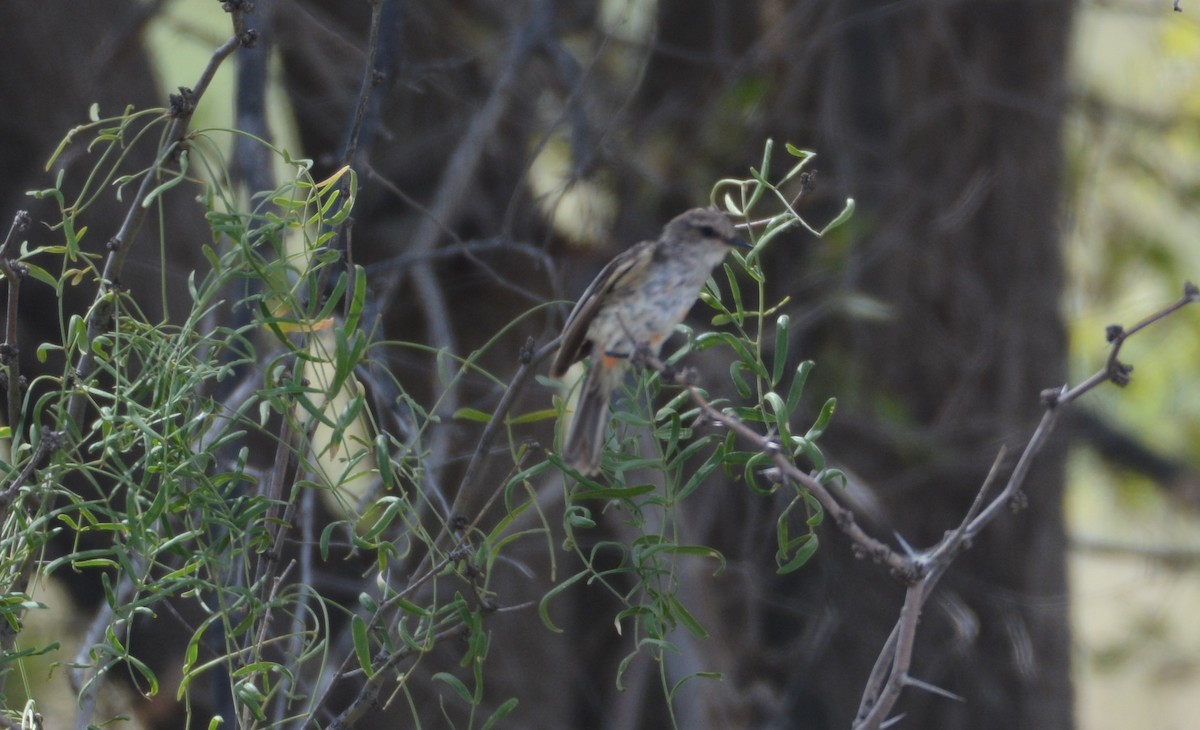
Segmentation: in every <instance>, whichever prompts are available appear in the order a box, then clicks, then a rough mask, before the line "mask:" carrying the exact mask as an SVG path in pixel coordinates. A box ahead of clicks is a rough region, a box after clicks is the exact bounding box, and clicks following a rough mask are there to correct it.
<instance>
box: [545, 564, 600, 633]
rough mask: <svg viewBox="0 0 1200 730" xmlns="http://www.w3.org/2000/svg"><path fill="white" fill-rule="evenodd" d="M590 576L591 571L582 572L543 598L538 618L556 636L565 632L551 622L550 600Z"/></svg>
mask: <svg viewBox="0 0 1200 730" xmlns="http://www.w3.org/2000/svg"><path fill="white" fill-rule="evenodd" d="M589 574H590V571H588V570H581V571H579V572H578V573H576V574H575V575H573V576H571V577H570V578H567V579H566V580H564V581H563V582H562V583H559V584H558V585H556V586H554V587H553V588H551V589H550V590H549V591H548V592H547V593H546V595H544V596H542V600H541V601H540V602H539V603H538V616H539V617H540V618H541V619H542V624H543V625H545V627H546V628H548V629H550V630H551V631H553V632H554V633H556V634H561V633H562V632H563V630H562V629H560V628H558V627H557V626H555V625H554V622H553V621H551V620H550V600H551V599H552V598H554V597H555V596H557V595H558V594H560V593H564V592H566V590H567V589H568V588H570V587H571V586H573V585H575V584H576V583H578V582H579V581H581V580H583V579H584V578H586V577H588V575H589Z"/></svg>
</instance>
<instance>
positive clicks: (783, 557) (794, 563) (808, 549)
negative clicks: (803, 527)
mask: <svg viewBox="0 0 1200 730" xmlns="http://www.w3.org/2000/svg"><path fill="white" fill-rule="evenodd" d="M818 545H819V541H818V539H817V536H816V535H806V536H805V537H804V538H802V539H801V544H800V547H799V549H798V550H796V551H795V552H794V553H792V555H791V557H788V556H787V554H786V553H784V552H782V551H781V552H780V553H779V554H778V555H777V556H776V561H775V562H776V566H777V568H776V570H777V572H778V573H779V574H780V575H786V574H787V573H792V572H795V571H796V570H799V569H800V568H801V567H802V566H803V565H804V564H805V563H807V562H808V561H809V559H810V558H812V556H813V555H816V553H817V547H818Z"/></svg>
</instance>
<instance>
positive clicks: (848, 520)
mask: <svg viewBox="0 0 1200 730" xmlns="http://www.w3.org/2000/svg"><path fill="white" fill-rule="evenodd" d="M833 521H834V524H836V525H837V526H838V529H840V530H842V531H843V532H845V531H846V530H849V529H850V528H851V527H853V526H854V513H853V512H851V511H850V510H848V509H843V510H838V511H837V513H835V514H834V516H833Z"/></svg>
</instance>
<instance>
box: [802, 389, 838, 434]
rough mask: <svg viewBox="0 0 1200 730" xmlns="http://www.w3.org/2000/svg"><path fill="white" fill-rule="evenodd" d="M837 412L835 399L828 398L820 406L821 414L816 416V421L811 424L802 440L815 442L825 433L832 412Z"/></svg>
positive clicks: (831, 417)
mask: <svg viewBox="0 0 1200 730" xmlns="http://www.w3.org/2000/svg"><path fill="white" fill-rule="evenodd" d="M835 410H837V398H830V399H829V400H827V401H825V405H823V406H821V412H820V413H819V414H817V420H816V421H815V422H814V423H813V425H812V428H810V429H808V433H806V434H804V438H806V439H808V440H809V441H816V440H817V439H819V438H820V437H821V434H823V433H825V429H826V428H828V426H829V422H830V421H831V420H833V412H834V411H835Z"/></svg>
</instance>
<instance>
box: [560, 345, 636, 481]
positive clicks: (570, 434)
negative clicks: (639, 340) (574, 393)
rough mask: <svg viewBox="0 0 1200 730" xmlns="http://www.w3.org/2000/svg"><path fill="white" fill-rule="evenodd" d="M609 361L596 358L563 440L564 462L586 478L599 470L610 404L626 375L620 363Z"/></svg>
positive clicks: (589, 370) (593, 360)
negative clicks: (613, 394)
mask: <svg viewBox="0 0 1200 730" xmlns="http://www.w3.org/2000/svg"><path fill="white" fill-rule="evenodd" d="M609 359H610V358H606V357H604V356H600V357H598V358H597V357H593V359H592V363H591V367H589V368H588V374H587V378H586V379H585V380H584V381H583V388H582V389H581V390H580V393H579V400H578V402H577V403H576V406H575V413H574V414H572V416H571V419H570V423H569V424H568V426H567V435H566V438H565V439H564V441H563V451H562V454H563V461H565V462H566V464H567V466H569V467H571V468H573V469H575V470H576V471H578V472H579V473H580V474H583V475H584V476H593V475H595V474H597V473H599V471H600V453H601V452H602V451H603V450H604V440H605V439H604V435H605V433H604V432H605V430H606V429H607V428H608V402H609V400H610V399H611V398H612V393H613V390H615V389H616V387H617V385H619V384H620V382H621V376H622V375H623V374H624V368H623V367H621V363H619V362H606V360H609Z"/></svg>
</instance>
